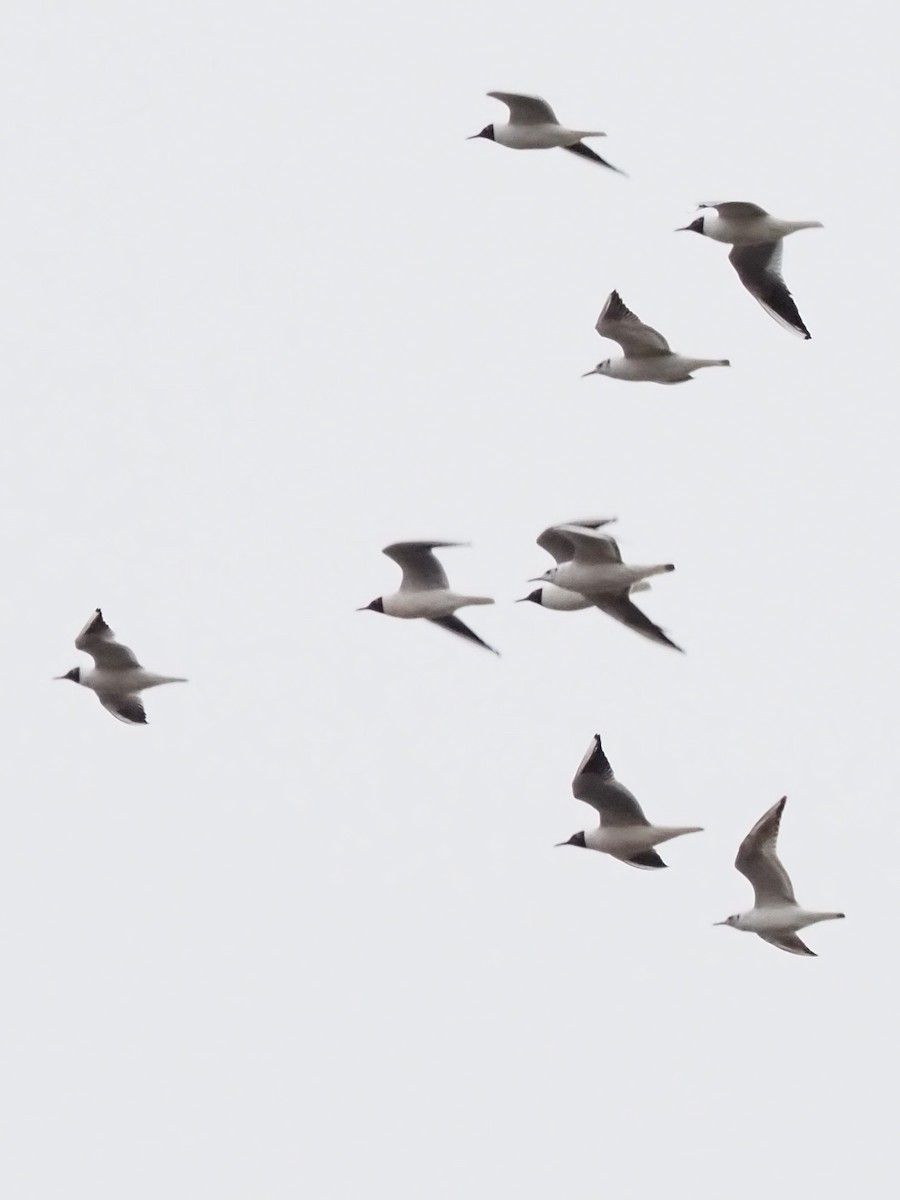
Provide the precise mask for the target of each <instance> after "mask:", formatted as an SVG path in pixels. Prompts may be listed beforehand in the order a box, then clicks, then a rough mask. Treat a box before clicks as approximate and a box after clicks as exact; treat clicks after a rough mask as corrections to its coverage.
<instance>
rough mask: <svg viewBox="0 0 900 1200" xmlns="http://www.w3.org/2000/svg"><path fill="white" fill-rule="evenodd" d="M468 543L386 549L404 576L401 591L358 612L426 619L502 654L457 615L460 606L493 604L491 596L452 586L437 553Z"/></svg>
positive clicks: (400, 544)
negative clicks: (460, 589)
mask: <svg viewBox="0 0 900 1200" xmlns="http://www.w3.org/2000/svg"><path fill="white" fill-rule="evenodd" d="M467 544H468V543H466V542H394V543H392V544H391V545H390V546H385V548H384V550H383V551H382V553H383V554H386V555H387V556H388V558H390V559H393V561H394V562H395V563H396V564H397V566H398V567H399V568H400V570H401V571H402V572H403V578H402V580H401V582H400V588H399V590H398V591H396V592H394V593H392V594H391V595H388V596H378V597H377V598H376V599H375V600H373V601H372V602H371V604H366V605H364V606H363V607H362V608H360V609H357V612H365V611H367V610H371V611H372V612H379V613H386V614H387V616H389V617H400V618H401V619H402V620H414V619H416V618H423V619H424V620H426V621H431V623H432V624H433V625H440V627H441V628H442V629H446V630H449V632H450V633H455V634H457V635H458V636H459V637H464V638H467V639H468V640H469V641H470V642H477V644H478V645H479V646H484V648H485V649H486V650H490V651H491V653H492V654H498V653H499V651H497V650H495V649H494V647H493V646H489V645H488V644H487V642H484V641H482V640H481V638H480V637H479V636H478V634H477V633H474V632H473V631H472V630H471V629H469V627H468V625H464V624H463V622H462V621H460V619H459V617H456V616H454V615H453V614H454V613H455V612H456V610H457V609H458V608H466V607H469V606H471V605H474V604H493V603H494V601H493V600H491V599H490V598H489V597H487V596H464V595H461V594H460V593H458V592H454V591H452V590H451V588H450V583H449V581H448V579H447V573H446V571H445V570H444V568H443V567H442V566H441V564H440V563H439V562H438V560H437V558H436V557H435V555H434V553H433V552H434V551H435V550H447V549H450V548H451V547H454V546H465V545H467Z"/></svg>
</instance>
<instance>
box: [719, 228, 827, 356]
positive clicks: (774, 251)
mask: <svg viewBox="0 0 900 1200" xmlns="http://www.w3.org/2000/svg"><path fill="white" fill-rule="evenodd" d="M781 251H782V242H781V241H780V240H779V241H777V242H760V243H759V244H758V245H755V246H734V247H733V249H732V251H731V253H730V254H729V255H728V261H729V262H730V263H731V265H732V266H733V267H734V269H735V270H736V271H737V273H738V278H739V279H740V281H741V283H742V284H743V285H744V287H745V288H746V289H747V291H748V292H749V293H750V295H751V296H753V298H754V299H755V300H758V301H759V303H760V304H761V305H762V306H763V308H764V309H765V310H766V312H767V313H768V314H769V316H771V317H774V318H775V320H776V321H778V323H779V324H780V325H783V326H784V327H785V329H790V330H791V332H792V333H799V334H800V335H801V336H802V337H805V338H807V339H809V338H811V337H812V334H811V333H810V332H809V330H808V329H807V328H806V326H805V325H804V323H803V318H802V317H801V316H800V311H799V309H798V308H797V305H796V304H795V303H794V298H793V296H792V295H791V293H790V292H789V291H788V287H787V284H786V283H785V282H784V280H783V279H782V277H781Z"/></svg>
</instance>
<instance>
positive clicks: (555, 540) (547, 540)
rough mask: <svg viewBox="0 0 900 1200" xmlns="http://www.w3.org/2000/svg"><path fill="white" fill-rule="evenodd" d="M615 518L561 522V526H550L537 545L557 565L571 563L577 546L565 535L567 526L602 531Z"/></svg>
mask: <svg viewBox="0 0 900 1200" xmlns="http://www.w3.org/2000/svg"><path fill="white" fill-rule="evenodd" d="M615 519H616V518H615V517H589V518H587V519H586V520H584V521H560V523H559V525H550V526H549V527H548V528H547V529H545V530H544V532H543V533H542V534H540V535H539V536H538V538H537V544H538V545H539V546H540V547H541V549H542V550H546V551H547V553H548V554H552V556H553V557H554V558H555V559H556V561H557V564H559V563H564V562H569V560H570V559H571V558H572V557H573V556H574V554H575V545H574V543H573V542H572V540H571V539H570V538H569V536H568V534H566V533H563V532H562V531H563V529H564V528H565V527H567V526H571V525H575V526H576V527H577V528H580V529H600V528H601V527H602V526H603V525H611V524H612V523H613V522H614V521H615Z"/></svg>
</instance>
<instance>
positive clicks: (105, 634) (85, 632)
mask: <svg viewBox="0 0 900 1200" xmlns="http://www.w3.org/2000/svg"><path fill="white" fill-rule="evenodd" d="M75 648H76V649H77V650H83V651H84V652H85V654H90V656H91V658H93V660H94V664H95V665H96V666H97V667H99V668H104V669H108V670H113V671H115V670H127V669H128V667H138V666H140V663H139V662H138V660H137V658H136V657H135V655H134V653H133V651H131V650H129V648H128V647H127V646H123V645H122V644H121V642H117V641H116V635H115V634H114V633H113V631H112V630H111V629H110V627H109V626H108V625H107V623H106V622H105V621H104V619H103V613H102V612H101V611H100V609H99V608H96V609H94V612H93V615H92V616H91V618H90V620H89V621H88V622H87V624H86V625H85V627H84V628H83V629H82V630H81V632H80V633H79V634H78V636H77V637H76V639H75Z"/></svg>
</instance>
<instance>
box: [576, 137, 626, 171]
mask: <svg viewBox="0 0 900 1200" xmlns="http://www.w3.org/2000/svg"><path fill="white" fill-rule="evenodd" d="M563 150H568V151H569V153H570V154H577V155H578V157H579V158H587V159H589V160H590V161H591V162H596V163H600V165H601V166H602V167H607V168H608V169H609V170H610V171H615V173H616V174H617V175H624V176H625V178H626V179H627V178H628V176H627V175H626V174H625V172H624V171H623V170H622V168H621V167H614V166H613V165H612V163H611V162H607V161H606V159H605V158H601V157H600V155H599V154H598V153H597V151H596V150H592V149H591V148H590V146H585V144H584V142H575V144H574V145H572V146H563Z"/></svg>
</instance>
